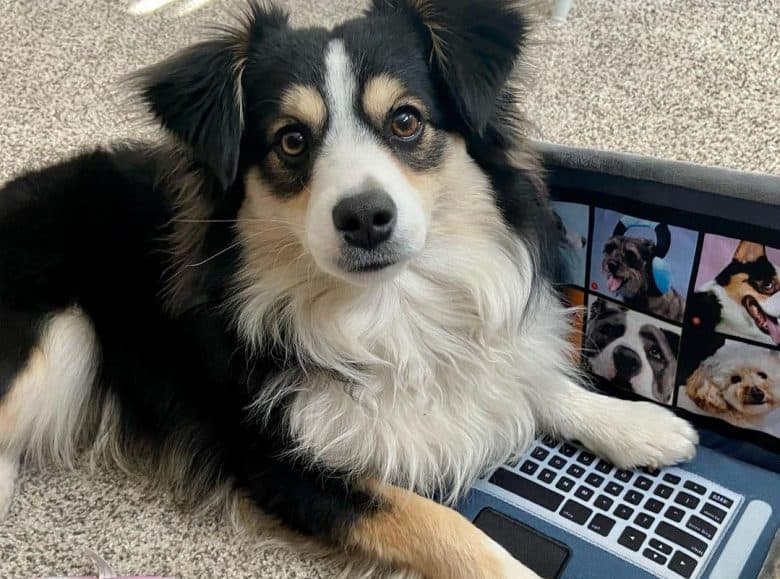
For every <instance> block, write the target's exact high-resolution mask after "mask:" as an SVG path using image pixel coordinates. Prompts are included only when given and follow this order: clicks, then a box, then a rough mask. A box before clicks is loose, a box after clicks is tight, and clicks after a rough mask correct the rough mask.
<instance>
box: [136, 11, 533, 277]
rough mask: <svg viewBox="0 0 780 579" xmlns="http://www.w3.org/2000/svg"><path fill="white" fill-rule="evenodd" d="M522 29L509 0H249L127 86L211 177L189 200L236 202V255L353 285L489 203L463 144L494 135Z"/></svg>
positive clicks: (459, 230)
mask: <svg viewBox="0 0 780 579" xmlns="http://www.w3.org/2000/svg"><path fill="white" fill-rule="evenodd" d="M526 30H527V25H526V21H525V19H524V18H523V16H522V14H521V13H520V12H518V11H517V9H516V8H515V6H514V3H513V2H512V1H510V0H489V1H486V2H480V3H473V2H469V1H466V0H457V1H452V0H448V1H445V0H374V2H373V5H372V7H371V8H369V10H368V11H367V13H366V14H365V15H364V16H363V17H361V18H358V19H355V20H352V21H348V22H346V23H344V24H342V25H340V26H338V27H336V28H335V29H333V30H326V29H323V28H311V29H293V28H291V27H290V26H288V22H287V17H286V15H285V14H284V13H283V12H282V11H280V10H279V9H276V8H270V7H267V6H265V5H261V4H256V3H251V4H250V5H249V8H248V11H247V15H246V18H244V19H243V21H242V22H241V23H240V24H238V25H236V26H235V27H234V28H226V29H224V30H222V31H221V32H218V33H217V35H216V36H215V38H214V39H212V40H210V41H207V42H204V43H201V44H199V45H196V46H194V47H192V48H189V49H187V50H185V51H183V52H182V53H180V54H178V55H177V56H175V57H173V58H172V59H170V60H168V61H165V62H163V63H162V64H160V65H158V66H156V67H153V68H151V69H149V70H147V71H144V72H143V73H142V74H141V75H140V77H139V78H140V85H141V93H142V97H143V99H144V100H145V102H146V103H147V104H148V106H149V107H150V108H151V110H152V111H153V113H154V114H155V116H156V117H157V118H158V119H159V121H160V122H161V124H162V125H163V126H164V127H165V128H166V129H167V130H168V131H169V132H170V133H172V134H173V135H174V136H175V137H176V139H178V141H179V142H180V143H181V144H182V145H183V147H184V148H185V149H186V150H187V151H189V152H190V153H191V154H192V156H193V157H194V159H195V161H196V162H197V163H198V164H199V171H200V173H201V174H208V176H209V178H210V179H211V180H212V181H213V183H214V184H215V189H216V190H217V191H221V192H222V193H221V195H217V197H218V198H216V199H205V200H204V199H199V200H198V203H200V204H201V206H202V205H203V204H206V206H207V207H206V210H205V211H201V212H200V213H202V214H205V215H206V216H208V217H209V218H214V217H219V216H227V217H232V216H233V214H235V215H236V217H237V219H238V226H237V229H238V231H239V235H240V241H241V243H240V250H241V253H242V257H243V258H244V259H245V260H247V261H253V260H263V259H265V260H268V259H269V256H270V259H271V260H272V261H273V263H274V264H278V263H293V262H297V263H298V264H299V265H301V267H303V268H308V273H309V275H311V274H312V273H313V272H325V273H327V274H329V275H330V276H332V277H333V278H337V279H339V280H341V281H347V282H349V283H352V284H357V285H365V284H371V283H374V282H375V281H376V280H387V279H388V278H392V277H393V276H395V275H397V273H398V271H400V270H402V269H403V268H404V267H405V266H406V265H407V264H409V263H410V262H412V261H414V260H415V259H416V258H417V257H418V256H420V254H421V252H422V251H423V248H424V247H425V246H426V243H427V241H428V239H429V238H430V237H431V235H432V231H433V230H435V229H437V228H438V231H439V232H440V233H441V235H460V234H468V230H469V228H470V227H471V226H472V225H473V224H474V223H478V222H483V223H484V222H485V221H486V220H488V221H489V220H491V219H493V217H492V213H494V212H495V210H496V200H495V199H493V198H492V191H491V187H492V184H491V183H490V182H489V180H488V179H487V178H486V176H485V174H484V173H483V171H482V170H480V168H479V165H478V164H477V163H476V162H475V160H474V159H475V158H476V157H477V156H478V155H482V157H483V158H482V159H480V161H481V162H485V163H487V162H496V161H497V160H498V157H499V156H500V155H503V154H504V152H505V150H506V149H508V148H509V144H510V141H511V140H512V135H510V133H511V129H509V128H507V127H506V126H502V123H503V124H504V125H507V126H508V125H510V124H511V123H509V122H504V121H506V120H507V118H508V117H507V116H506V115H511V114H516V113H512V112H511V111H512V105H511V104H510V101H511V100H512V99H511V98H510V90H509V88H508V81H509V78H510V74H511V73H512V71H513V69H514V67H515V64H516V61H517V59H518V56H519V54H520V50H521V47H522V44H523V40H524V38H525V35H526ZM504 113H506V114H504ZM499 121H500V122H499ZM474 151H477V152H474ZM491 155H493V158H490V159H488V158H487V157H490V156H491ZM488 201H490V205H491V206H490V207H488V206H487V202H488ZM500 205H501V204H500V203H499V206H500ZM501 209H505V208H504V207H501ZM506 209H507V210H515V209H516V207H509V208H506ZM532 210H533V208H532ZM231 211H233V212H234V213H233V214H231ZM499 221H500V220H499ZM494 225H495V223H494ZM271 265H272V264H271V263H270V262H269V263H267V264H266V267H265V270H266V271H267V270H268V269H269V268H270V267H271Z"/></svg>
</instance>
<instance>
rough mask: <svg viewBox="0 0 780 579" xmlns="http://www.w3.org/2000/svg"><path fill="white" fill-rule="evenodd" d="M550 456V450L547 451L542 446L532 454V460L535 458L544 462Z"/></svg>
mask: <svg viewBox="0 0 780 579" xmlns="http://www.w3.org/2000/svg"><path fill="white" fill-rule="evenodd" d="M549 454H550V451H549V450H545V449H543V448H542V447H541V446H537V447H536V448H534V451H533V452H532V453H531V458H535V459H536V460H544V459H545V458H547V456H548V455H549Z"/></svg>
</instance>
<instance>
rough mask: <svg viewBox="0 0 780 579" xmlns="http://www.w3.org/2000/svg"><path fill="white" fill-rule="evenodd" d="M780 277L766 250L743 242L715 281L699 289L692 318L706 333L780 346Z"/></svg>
mask: <svg viewBox="0 0 780 579" xmlns="http://www.w3.org/2000/svg"><path fill="white" fill-rule="evenodd" d="M779 292H780V276H778V266H777V265H775V264H773V263H772V262H770V261H769V258H767V255H766V247H765V246H763V245H761V244H760V243H754V242H751V241H740V242H739V245H737V249H736V250H735V252H734V256H733V257H732V259H731V263H729V264H728V265H727V266H726V267H725V268H724V269H723V270H722V271H721V272H720V273H719V274H718V275H717V276H716V277H715V279H714V280H712V281H709V282H707V283H705V284H703V285H702V286H701V287H699V288H698V289H697V291H696V292H695V293H694V295H693V299H692V300H691V301H692V302H693V303H692V304H691V306H692V307H691V311H690V316H692V317H694V318H696V320H697V322H698V323H699V324H700V326H701V328H702V329H703V330H707V331H717V332H721V333H724V334H729V335H734V336H741V337H743V338H748V339H751V340H755V341H758V342H763V343H765V344H772V345H776V344H780V320H778V316H780V295H779Z"/></svg>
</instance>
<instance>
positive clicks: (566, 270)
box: [553, 209, 588, 285]
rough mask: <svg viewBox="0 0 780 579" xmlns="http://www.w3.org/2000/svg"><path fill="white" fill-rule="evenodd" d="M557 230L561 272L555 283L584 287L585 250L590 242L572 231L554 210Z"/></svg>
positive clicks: (557, 275)
mask: <svg viewBox="0 0 780 579" xmlns="http://www.w3.org/2000/svg"><path fill="white" fill-rule="evenodd" d="M553 219H554V220H555V230H556V232H557V235H558V254H559V265H560V268H559V271H558V272H557V273H556V274H555V281H557V282H559V283H563V284H575V285H582V283H583V280H584V279H585V248H586V247H587V245H588V240H587V239H586V238H585V237H584V236H582V235H580V234H579V233H577V232H576V231H570V230H569V229H568V228H567V227H566V224H565V223H564V222H563V219H561V216H560V215H559V214H558V212H557V211H555V210H554V209H553Z"/></svg>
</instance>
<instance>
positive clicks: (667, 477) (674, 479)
mask: <svg viewBox="0 0 780 579" xmlns="http://www.w3.org/2000/svg"><path fill="white" fill-rule="evenodd" d="M664 480H665V481H666V482H668V483H672V484H673V485H676V484H678V483H679V482H680V477H679V476H677V475H676V474H671V473H666V474H665V475H664Z"/></svg>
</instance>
